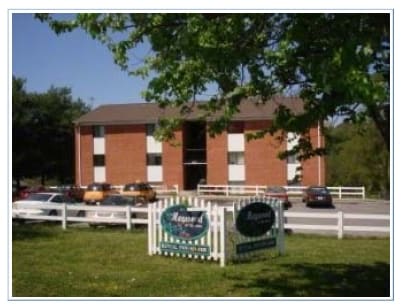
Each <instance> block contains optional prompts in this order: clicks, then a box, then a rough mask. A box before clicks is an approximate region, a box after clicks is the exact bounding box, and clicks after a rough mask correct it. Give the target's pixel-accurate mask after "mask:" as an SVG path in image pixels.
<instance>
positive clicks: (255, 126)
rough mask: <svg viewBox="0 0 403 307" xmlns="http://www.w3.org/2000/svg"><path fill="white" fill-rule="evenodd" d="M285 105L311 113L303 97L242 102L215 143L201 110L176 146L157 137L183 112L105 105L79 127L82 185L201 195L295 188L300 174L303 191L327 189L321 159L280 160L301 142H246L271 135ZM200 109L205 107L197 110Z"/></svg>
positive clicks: (317, 135) (315, 132)
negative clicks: (205, 189)
mask: <svg viewBox="0 0 403 307" xmlns="http://www.w3.org/2000/svg"><path fill="white" fill-rule="evenodd" d="M279 104H285V105H286V106H287V107H289V108H290V110H291V111H292V112H296V113H297V112H303V103H302V101H301V100H300V99H299V98H285V97H277V98H273V99H272V100H271V101H269V102H267V103H265V104H256V103H253V102H251V101H242V102H241V104H240V106H239V111H240V112H239V113H238V114H236V115H235V117H234V118H233V122H232V125H231V126H230V127H229V128H228V129H227V131H225V132H223V133H222V134H220V135H217V136H216V137H210V136H209V135H208V133H207V130H206V123H205V122H202V121H198V120H197V118H198V114H197V113H198V111H197V110H194V111H192V112H191V113H189V114H188V115H187V117H186V120H185V121H184V123H183V124H182V126H181V128H180V129H177V130H176V131H175V132H174V135H175V139H176V142H177V143H179V144H180V145H179V146H178V145H176V146H174V145H172V144H171V143H168V142H158V141H156V140H155V138H154V137H153V132H154V129H155V127H156V125H157V123H158V120H159V118H161V117H168V118H169V117H172V116H176V115H178V114H179V110H178V109H176V108H165V109H162V108H160V107H159V106H158V105H157V104H156V103H133V104H111V105H103V106H100V107H98V108H96V109H94V110H93V111H90V112H89V113H87V114H85V115H83V116H82V117H80V118H79V119H77V120H76V121H75V145H76V146H75V160H76V166H75V168H76V184H78V185H88V184H89V183H91V182H104V181H106V182H109V183H111V184H115V185H122V184H125V183H129V182H133V181H136V180H144V181H148V182H150V183H155V184H166V185H174V184H177V185H178V186H179V189H181V190H182V189H185V190H189V189H195V188H196V186H197V184H198V183H199V182H200V181H201V180H203V181H205V182H206V183H207V184H223V185H226V184H244V185H287V184H289V183H290V182H291V181H292V180H293V179H294V178H295V176H296V175H297V173H298V172H299V171H298V168H299V166H302V173H300V174H299V175H300V177H301V182H300V183H301V184H302V185H311V184H324V179H325V161H324V158H323V157H313V158H311V159H310V160H307V161H304V162H302V165H301V164H300V163H299V162H298V161H296V159H293V157H291V159H288V160H280V159H279V158H278V153H279V151H282V150H285V149H291V148H292V147H293V146H294V145H295V143H294V142H296V139H295V138H293V137H292V136H291V134H288V141H284V142H279V141H278V140H277V139H276V136H270V135H268V134H267V135H265V136H264V137H263V138H261V139H257V140H251V141H246V137H245V135H246V134H247V133H250V132H252V133H253V132H257V131H259V130H261V129H264V128H267V127H268V126H269V125H270V122H271V120H272V119H273V115H274V112H275V110H276V108H277V107H278V105H279ZM196 109H197V108H196ZM309 136H310V139H311V142H312V144H313V146H314V147H321V146H323V144H324V138H323V136H322V134H321V132H320V130H319V125H318V126H317V127H312V128H311V129H310V131H309Z"/></svg>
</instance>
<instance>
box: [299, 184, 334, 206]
mask: <svg viewBox="0 0 403 307" xmlns="http://www.w3.org/2000/svg"><path fill="white" fill-rule="evenodd" d="M302 201H303V202H305V203H306V205H307V206H314V205H315V206H327V207H333V200H332V195H331V194H330V191H329V189H328V188H327V187H325V186H310V187H308V188H307V189H306V190H305V191H304V194H303V196H302Z"/></svg>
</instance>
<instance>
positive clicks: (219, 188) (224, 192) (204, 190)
mask: <svg viewBox="0 0 403 307" xmlns="http://www.w3.org/2000/svg"><path fill="white" fill-rule="evenodd" d="M266 188H267V186H262V185H207V184H199V185H197V195H200V196H203V195H209V196H261V195H263V194H264V192H265V190H266ZM284 188H285V189H286V190H287V194H288V196H290V197H299V196H302V193H303V191H304V190H305V189H306V188H307V187H306V186H284ZM328 189H329V190H330V193H331V194H332V195H333V196H336V197H338V198H339V199H342V198H345V197H359V198H362V199H365V187H328Z"/></svg>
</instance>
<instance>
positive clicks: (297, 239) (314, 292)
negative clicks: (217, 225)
mask: <svg viewBox="0 0 403 307" xmlns="http://www.w3.org/2000/svg"><path fill="white" fill-rule="evenodd" d="M12 239H13V242H12V249H13V250H12V293H13V296H14V297H133V298H136V297H389V295H390V267H389V259H390V255H389V246H390V245H389V239H388V238H379V239H375V238H345V239H343V240H338V239H337V238H333V237H322V236H304V235H290V236H287V237H286V255H284V256H281V257H280V256H277V254H275V253H274V252H268V253H266V254H265V255H264V256H259V257H258V258H257V259H255V261H249V262H243V263H236V264H235V263H228V265H227V266H226V267H225V268H221V267H220V266H219V264H218V263H217V262H202V261H197V260H189V259H182V258H172V257H163V256H148V255H147V232H146V230H145V229H142V230H133V231H126V230H125V229H123V228H120V229H111V228H105V229H102V228H101V229H89V228H69V229H68V230H65V231H63V230H62V229H61V227H60V225H38V224H36V225H34V224H31V225H15V226H13V234H12Z"/></svg>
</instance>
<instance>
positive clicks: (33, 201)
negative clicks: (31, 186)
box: [12, 193, 85, 219]
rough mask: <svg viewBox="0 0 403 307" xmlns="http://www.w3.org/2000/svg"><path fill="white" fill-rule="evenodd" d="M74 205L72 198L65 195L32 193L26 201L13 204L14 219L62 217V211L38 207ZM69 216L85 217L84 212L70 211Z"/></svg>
mask: <svg viewBox="0 0 403 307" xmlns="http://www.w3.org/2000/svg"><path fill="white" fill-rule="evenodd" d="M64 203H66V204H68V205H73V204H77V203H75V202H74V201H73V200H72V199H71V198H69V197H67V196H66V195H64V194H63V193H32V194H30V195H29V196H28V197H27V198H26V199H23V200H18V201H15V202H13V205H12V206H13V207H12V208H13V210H12V215H13V219H24V218H25V217H27V216H35V215H38V216H39V215H49V216H56V215H61V210H58V209H56V208H38V205H57V206H60V205H62V204H64ZM67 215H68V216H81V217H83V216H85V212H84V211H82V210H68V211H67Z"/></svg>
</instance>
